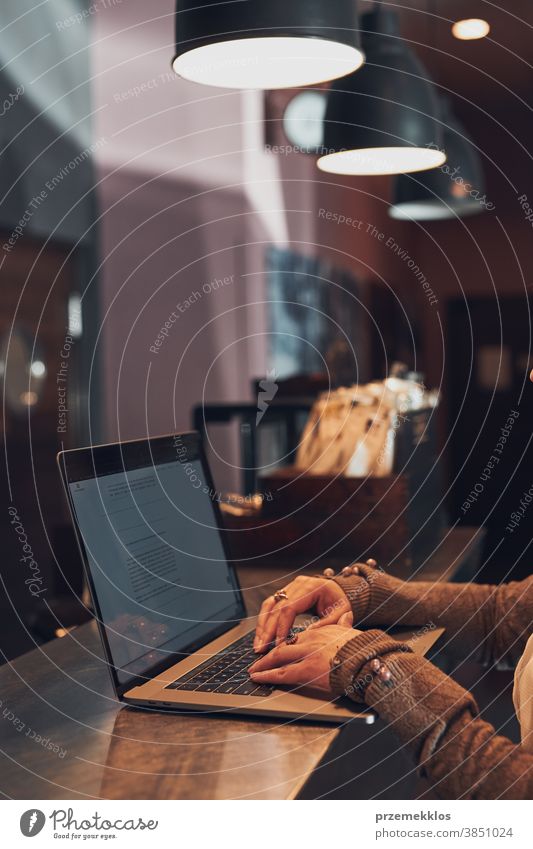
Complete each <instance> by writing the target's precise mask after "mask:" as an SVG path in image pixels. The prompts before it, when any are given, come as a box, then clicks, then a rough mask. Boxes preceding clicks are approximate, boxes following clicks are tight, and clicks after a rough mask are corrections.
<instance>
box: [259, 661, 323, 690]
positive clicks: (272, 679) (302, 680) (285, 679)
mask: <svg viewBox="0 0 533 849" xmlns="http://www.w3.org/2000/svg"><path fill="white" fill-rule="evenodd" d="M250 677H251V679H252V681H257V682H258V683H263V682H264V683H265V684H280V685H282V686H286V685H287V684H303V685H304V684H307V683H308V682H309V681H312V678H313V674H312V671H311V668H310V664H309V663H308V662H307V660H305V659H304V660H303V661H300V662H298V663H290V664H289V665H288V666H280V667H277V668H275V669H266V670H264V671H263V672H252V673H250Z"/></svg>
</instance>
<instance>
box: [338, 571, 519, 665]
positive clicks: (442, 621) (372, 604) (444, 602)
mask: <svg viewBox="0 0 533 849" xmlns="http://www.w3.org/2000/svg"><path fill="white" fill-rule="evenodd" d="M335 580H336V582H337V583H338V584H339V586H341V587H342V589H343V590H344V592H345V593H346V595H347V596H348V598H349V599H350V602H351V605H352V608H353V612H354V618H355V622H356V624H357V625H358V626H362V627H364V628H368V627H373V626H387V627H390V626H393V625H411V626H415V625H420V626H424V625H428V624H431V623H433V624H434V625H435V626H436V627H445V628H446V635H445V637H444V640H445V647H446V649H449V650H450V651H451V652H452V653H454V654H456V655H460V656H461V657H465V658H466V657H469V658H470V659H472V660H476V661H478V662H481V663H505V664H506V665H509V666H515V665H516V663H517V662H518V659H519V658H520V656H521V655H522V653H523V651H524V648H525V645H526V643H527V641H528V638H529V636H530V635H531V633H532V632H533V576H532V577H530V578H528V579H527V580H525V581H522V582H514V583H509V584H501V585H499V586H484V585H482V584H438V583H426V582H417V581H400V580H398V579H397V578H393V577H392V576H390V575H387V574H385V573H384V572H383V571H381V570H379V569H376V568H372V567H370V566H367V565H360V566H359V575H357V576H353V577H348V578H342V577H339V578H336V579H335Z"/></svg>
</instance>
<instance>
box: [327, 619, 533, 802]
mask: <svg viewBox="0 0 533 849" xmlns="http://www.w3.org/2000/svg"><path fill="white" fill-rule="evenodd" d="M376 659H378V660H379V661H380V663H382V664H384V665H385V667H386V668H387V669H388V671H389V673H390V675H389V680H382V678H381V677H380V676H379V675H376V674H375V673H374V672H373V666H372V661H375V660H376ZM331 687H332V690H333V692H334V693H335V694H336V695H345V696H348V697H349V698H351V699H353V700H354V701H357V702H362V701H364V702H366V704H367V705H369V707H372V708H374V710H376V711H377V713H378V714H379V716H380V717H381V718H382V719H384V720H385V721H386V722H388V723H389V724H390V726H391V727H392V729H393V730H394V731H395V733H396V735H397V737H398V739H399V743H400V745H401V746H403V747H405V749H407V750H409V751H410V752H411V754H412V756H413V757H414V758H415V760H416V763H417V765H418V767H419V770H420V772H421V774H422V775H423V776H424V777H425V778H427V779H428V781H429V782H430V783H431V785H432V788H433V790H434V792H435V793H436V794H437V795H438V796H440V797H441V798H445V799H531V798H533V795H532V794H533V755H530V754H527V753H525V752H524V751H523V750H522V749H521V748H520V747H519V746H515V745H513V743H511V742H510V740H507V739H506V738H505V737H501V736H499V735H497V734H496V732H495V730H494V728H493V727H492V726H491V725H489V724H488V723H486V722H484V721H483V720H481V719H479V716H478V708H477V705H476V703H475V701H474V699H473V697H472V696H471V695H470V693H468V692H467V691H466V690H464V689H463V688H462V687H460V686H459V685H458V684H456V683H455V682H454V681H453V680H452V679H451V678H449V677H448V676H447V675H444V673H442V672H441V671H440V670H439V669H437V668H436V667H435V666H433V664H431V663H429V662H428V661H427V660H425V659H424V658H422V657H419V656H417V655H415V654H414V653H413V652H412V651H411V649H409V648H408V647H407V646H406V645H405V644H402V643H399V642H397V641H395V640H393V639H391V637H389V636H388V635H386V634H385V633H383V632H382V631H378V630H370V631H366V632H363V633H361V634H359V635H357V636H356V637H354V639H352V640H350V641H349V642H347V643H345V644H344V645H343V646H342V648H341V649H340V651H339V652H338V654H337V656H336V658H335V660H334V663H333V666H332V671H331Z"/></svg>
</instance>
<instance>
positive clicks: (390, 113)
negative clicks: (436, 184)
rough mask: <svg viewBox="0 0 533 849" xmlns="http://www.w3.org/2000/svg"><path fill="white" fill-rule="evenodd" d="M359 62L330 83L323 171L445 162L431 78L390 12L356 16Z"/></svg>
mask: <svg viewBox="0 0 533 849" xmlns="http://www.w3.org/2000/svg"><path fill="white" fill-rule="evenodd" d="M361 25H362V46H363V50H364V52H365V56H366V64H365V66H364V68H362V70H361V71H359V73H357V74H351V75H350V76H348V77H346V79H344V80H342V81H341V82H340V83H338V84H337V85H336V86H335V87H333V88H332V89H331V90H330V92H329V94H328V104H327V109H326V117H325V123H324V147H325V148H326V149H327V151H328V152H327V153H326V155H325V156H322V157H321V158H320V159H319V160H318V167H319V168H320V169H321V170H322V171H327V172H328V173H333V174H358V175H359V174H402V173H411V172H414V171H423V170H426V169H427V168H435V167H437V166H439V165H442V164H443V163H444V162H445V161H446V154H445V153H444V152H443V150H442V141H443V137H442V130H441V126H440V124H439V123H438V121H437V116H438V98H437V95H436V92H435V89H434V87H433V84H432V81H431V79H430V77H429V75H428V73H427V71H426V69H425V68H424V66H423V65H422V63H421V62H420V61H419V59H418V58H417V57H416V56H415V54H414V53H413V52H412V50H410V49H409V48H408V47H407V45H406V44H405V42H404V41H403V40H402V38H401V36H400V32H399V19H398V15H397V14H396V13H395V12H392V11H389V10H384V9H383V7H382V6H381V5H379V6H378V7H377V8H376V10H375V11H372V12H369V13H367V14H366V15H363V16H362V19H361Z"/></svg>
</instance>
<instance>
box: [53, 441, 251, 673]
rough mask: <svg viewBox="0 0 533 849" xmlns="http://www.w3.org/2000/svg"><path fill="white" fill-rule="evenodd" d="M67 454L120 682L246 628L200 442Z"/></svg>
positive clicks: (76, 511) (75, 503) (80, 524)
mask: <svg viewBox="0 0 533 849" xmlns="http://www.w3.org/2000/svg"><path fill="white" fill-rule="evenodd" d="M76 455H77V456H76ZM79 455H85V456H84V457H83V458H81V457H80V456H79ZM62 456H63V457H64V458H66V459H65V460H64V461H63V462H64V470H65V474H66V478H67V486H68V488H69V493H70V498H71V504H72V507H73V511H74V515H75V519H76V523H77V526H78V531H79V536H80V539H81V543H82V546H83V548H84V549H85V554H86V560H87V563H88V567H89V571H90V577H91V582H92V591H93V595H94V596H95V600H96V604H97V608H98V610H99V615H100V617H101V623H102V625H103V627H104V630H105V636H106V639H107V643H108V649H109V653H110V656H111V662H112V665H113V666H114V667H115V670H116V676H117V679H118V682H119V684H121V685H123V684H127V683H128V681H130V680H132V679H133V678H136V677H139V676H143V675H144V674H145V673H147V672H148V671H149V670H150V669H153V668H154V666H156V665H157V664H158V663H161V662H162V661H163V660H165V659H168V658H169V656H170V655H171V654H176V653H180V652H184V651H185V650H186V649H188V648H190V647H191V646H193V645H201V644H202V643H206V642H208V641H209V639H210V638H211V636H212V635H214V634H215V633H222V632H223V631H225V630H227V629H228V628H230V627H231V626H232V625H234V624H237V622H238V621H240V619H241V618H242V616H243V614H244V611H243V607H242V602H241V597H240V591H239V588H238V583H237V579H236V576H235V573H234V570H233V568H232V567H231V566H230V565H229V564H228V562H227V559H226V554H225V551H224V546H223V543H222V539H221V533H220V530H219V527H218V523H217V516H216V513H215V508H214V504H213V501H214V499H215V498H216V493H215V492H213V490H212V486H211V483H210V478H209V476H208V473H207V470H206V469H205V468H204V465H203V463H202V460H201V457H200V455H199V452H198V443H197V441H195V438H194V436H193V437H191V436H190V435H186V436H179V437H171V438H166V439H164V440H154V441H153V442H143V443H129V444H123V445H117V446H104V447H102V448H96V449H92V450H91V449H87V451H82V452H67V453H66V454H64V455H62Z"/></svg>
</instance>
